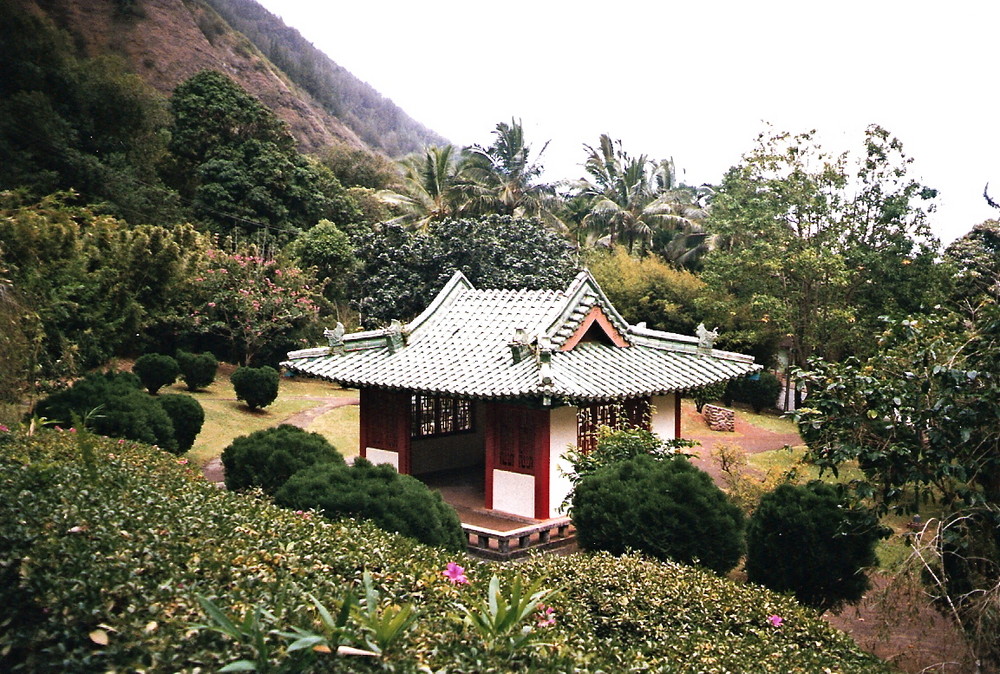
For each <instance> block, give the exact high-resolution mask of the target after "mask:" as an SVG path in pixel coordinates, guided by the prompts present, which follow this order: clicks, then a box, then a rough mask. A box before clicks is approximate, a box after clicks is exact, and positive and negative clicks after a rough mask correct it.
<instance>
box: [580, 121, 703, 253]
mask: <svg viewBox="0 0 1000 674" xmlns="http://www.w3.org/2000/svg"><path fill="white" fill-rule="evenodd" d="M584 149H586V150H587V160H586V161H585V162H584V165H583V166H584V169H585V170H586V171H587V173H588V174H590V178H589V179H584V180H582V181H579V182H578V183H577V184H576V189H577V190H578V191H579V193H581V194H583V195H585V196H587V197H589V198H590V199H591V202H590V207H589V212H588V213H587V215H585V216H584V218H583V223H582V224H583V226H584V228H585V230H587V231H588V233H589V234H590V235H591V239H592V240H593V239H595V238H596V242H597V243H603V244H606V245H614V244H616V243H623V244H624V245H625V246H626V248H627V249H628V251H629V253H634V252H640V253H643V252H649V251H651V250H655V252H657V253H659V254H661V255H663V256H664V257H665V258H666V259H667V260H668V261H669V262H672V263H673V264H675V265H677V266H685V265H690V264H692V263H694V262H695V261H696V260H697V258H698V257H700V255H702V254H703V253H704V252H706V251H707V249H708V247H709V246H710V243H711V240H710V239H709V237H708V234H707V233H705V231H704V229H703V228H702V226H701V222H702V221H703V220H704V219H705V217H706V216H707V211H706V209H705V204H704V203H703V202H702V201H701V200H700V199H699V196H700V195H699V193H698V191H697V190H695V189H693V188H690V187H687V186H685V185H682V184H680V183H678V182H677V169H676V166H675V165H674V161H673V160H672V159H664V160H661V161H660V162H655V161H653V160H651V159H650V158H649V157H648V156H647V155H644V154H643V155H639V156H637V157H633V156H631V155H629V154H628V153H627V152H625V150H624V149H623V148H622V143H621V141H620V140H612V139H611V137H610V136H608V135H607V134H601V137H600V140H599V142H598V145H597V147H596V148H595V147H591V146H589V145H584ZM598 237H599V238H598Z"/></svg>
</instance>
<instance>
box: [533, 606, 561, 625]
mask: <svg viewBox="0 0 1000 674" xmlns="http://www.w3.org/2000/svg"><path fill="white" fill-rule="evenodd" d="M537 617H538V622H537V623H536V624H537V625H538V626H539V627H549V626H551V625H555V624H556V610H555V609H554V608H552V607H551V606H546V605H545V604H539V605H538V613H537Z"/></svg>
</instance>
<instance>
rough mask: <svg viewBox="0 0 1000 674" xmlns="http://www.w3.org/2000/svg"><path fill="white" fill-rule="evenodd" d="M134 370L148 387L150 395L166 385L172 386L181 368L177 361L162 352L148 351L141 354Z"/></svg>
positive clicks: (133, 367)
mask: <svg viewBox="0 0 1000 674" xmlns="http://www.w3.org/2000/svg"><path fill="white" fill-rule="evenodd" d="M132 372H133V373H135V375H136V376H137V377H139V381H141V382H142V385H143V386H145V387H146V390H147V391H149V393H150V395H154V396H155V395H156V392H157V391H159V390H160V389H161V388H163V387H164V386H170V385H171V384H173V383H174V382H175V381H177V375H178V374H180V369H179V368H178V367H177V361H176V360H174V359H173V358H171V357H170V356H164V355H163V354H162V353H147V354H146V355H145V356H139V359H138V360H136V361H135V365H133V366H132Z"/></svg>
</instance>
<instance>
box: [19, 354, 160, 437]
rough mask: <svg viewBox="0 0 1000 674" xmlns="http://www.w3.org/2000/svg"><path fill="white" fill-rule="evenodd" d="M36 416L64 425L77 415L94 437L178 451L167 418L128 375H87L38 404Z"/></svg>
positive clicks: (131, 376)
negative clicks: (140, 443)
mask: <svg viewBox="0 0 1000 674" xmlns="http://www.w3.org/2000/svg"><path fill="white" fill-rule="evenodd" d="M35 413H36V414H37V415H39V416H42V417H46V418H48V419H51V420H53V421H55V422H58V423H61V424H64V425H69V424H70V423H71V421H72V419H73V415H74V414H76V415H78V416H79V417H80V418H81V419H83V420H84V422H85V423H86V424H87V427H88V428H90V429H91V430H93V431H94V432H95V433H99V434H101V435H108V436H111V437H115V438H128V439H130V440H137V441H139V442H146V443H149V444H155V445H158V446H159V447H161V448H162V449H166V450H168V451H171V452H173V451H177V439H176V437H175V436H174V427H173V423H172V422H171V421H170V416H169V415H168V414H167V413H166V411H165V410H164V409H163V407H161V406H160V404H159V402H158V401H157V400H156V398H153V397H152V396H150V395H148V394H147V393H146V392H145V391H143V390H142V383H141V382H140V381H139V378H138V377H137V376H135V375H134V374H131V373H128V372H120V373H114V372H108V373H105V374H100V373H93V374H89V375H87V376H86V377H84V378H83V379H80V380H78V381H76V382H75V383H74V384H73V386H72V387H70V388H68V389H65V390H63V391H59V392H58V393H53V394H52V395H51V396H49V397H47V398H45V399H44V400H42V401H41V402H39V403H38V406H37V407H36V408H35Z"/></svg>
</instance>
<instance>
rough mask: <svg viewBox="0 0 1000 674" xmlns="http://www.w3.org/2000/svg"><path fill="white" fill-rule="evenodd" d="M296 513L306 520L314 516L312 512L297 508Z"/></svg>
mask: <svg viewBox="0 0 1000 674" xmlns="http://www.w3.org/2000/svg"><path fill="white" fill-rule="evenodd" d="M295 514H296V515H298V516H299V517H301V518H302V519H304V520H307V519H309V518H310V517H312V513H307V512H306V511H305V510H296V511H295Z"/></svg>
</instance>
